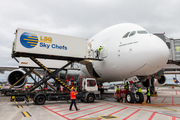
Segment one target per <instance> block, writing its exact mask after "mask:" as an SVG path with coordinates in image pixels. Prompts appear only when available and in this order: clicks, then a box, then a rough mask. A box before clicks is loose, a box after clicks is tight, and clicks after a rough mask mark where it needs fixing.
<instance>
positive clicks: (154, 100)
mask: <svg viewBox="0 0 180 120" xmlns="http://www.w3.org/2000/svg"><path fill="white" fill-rule="evenodd" d="M161 96H162V95H161ZM161 96H159V97H161ZM159 97H157V98H155V99H154V100H152V102H154V101H155V100H156V99H158V98H159Z"/></svg>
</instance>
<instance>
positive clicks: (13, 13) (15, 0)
mask: <svg viewBox="0 0 180 120" xmlns="http://www.w3.org/2000/svg"><path fill="white" fill-rule="evenodd" d="M179 6H180V0H51V1H50V0H0V41H1V42H0V43H1V44H0V55H1V59H0V66H17V65H18V64H17V63H16V61H15V60H14V59H12V58H11V50H12V42H13V40H14V38H15V35H14V33H15V30H16V29H17V28H24V29H30V30H37V31H44V32H50V33H57V34H63V35H69V36H75V37H82V38H87V39H88V38H90V37H91V36H93V35H94V34H96V33H97V32H99V31H101V30H103V29H105V28H107V27H109V26H112V25H115V24H119V23H136V24H139V25H141V26H142V27H144V28H145V29H147V31H149V32H150V33H163V32H165V33H166V34H165V35H166V36H167V37H170V38H180V20H179V18H180V7H179Z"/></svg>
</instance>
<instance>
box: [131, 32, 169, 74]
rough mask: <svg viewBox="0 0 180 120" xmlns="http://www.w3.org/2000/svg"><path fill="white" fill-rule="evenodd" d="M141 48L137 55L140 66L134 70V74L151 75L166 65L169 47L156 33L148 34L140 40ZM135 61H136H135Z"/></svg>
mask: <svg viewBox="0 0 180 120" xmlns="http://www.w3.org/2000/svg"><path fill="white" fill-rule="evenodd" d="M139 41H140V43H142V44H141V46H142V47H141V48H139V51H138V52H137V53H138V54H137V55H136V56H137V57H136V59H134V60H137V61H141V63H140V62H136V63H137V64H135V65H136V66H138V65H139V68H138V69H136V70H134V71H133V72H132V74H133V75H145V74H146V75H151V74H153V73H155V72H157V71H159V70H161V69H162V67H164V66H165V64H166V63H167V61H168V58H169V49H168V47H167V45H166V43H165V42H164V41H163V40H162V39H160V38H159V37H157V36H155V35H148V36H147V37H146V38H145V37H143V38H142V39H140V40H139ZM133 63H135V62H133Z"/></svg>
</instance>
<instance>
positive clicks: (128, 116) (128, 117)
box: [123, 109, 140, 120]
mask: <svg viewBox="0 0 180 120" xmlns="http://www.w3.org/2000/svg"><path fill="white" fill-rule="evenodd" d="M138 111H140V109H138V110H136V111H135V112H133V113H132V114H130V115H129V116H127V117H125V118H124V119H123V120H126V119H128V118H130V117H131V116H133V115H134V114H135V113H137V112H138Z"/></svg>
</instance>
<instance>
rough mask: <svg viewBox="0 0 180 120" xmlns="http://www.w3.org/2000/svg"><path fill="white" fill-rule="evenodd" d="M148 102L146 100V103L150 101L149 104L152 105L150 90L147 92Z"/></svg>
mask: <svg viewBox="0 0 180 120" xmlns="http://www.w3.org/2000/svg"><path fill="white" fill-rule="evenodd" d="M146 94H147V100H146V103H147V102H148V101H149V103H151V98H150V96H151V93H150V90H149V89H148V90H147V93H146Z"/></svg>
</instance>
